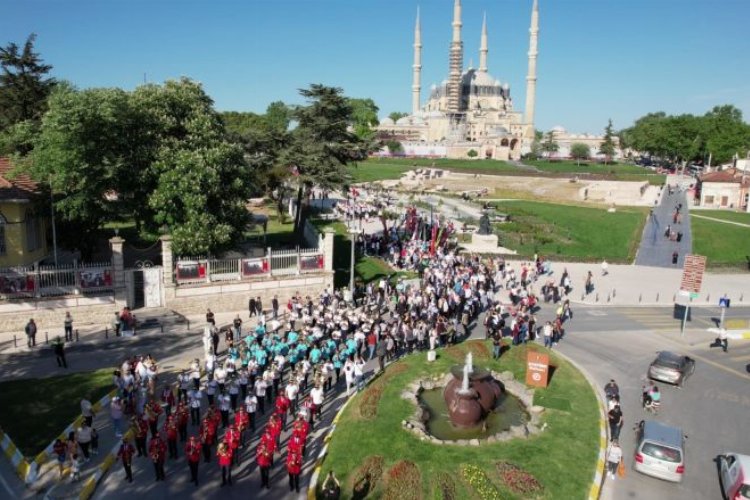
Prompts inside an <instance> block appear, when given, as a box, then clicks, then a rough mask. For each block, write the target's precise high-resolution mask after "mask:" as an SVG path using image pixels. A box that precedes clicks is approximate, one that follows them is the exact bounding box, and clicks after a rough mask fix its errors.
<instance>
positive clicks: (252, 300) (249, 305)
mask: <svg viewBox="0 0 750 500" xmlns="http://www.w3.org/2000/svg"><path fill="white" fill-rule="evenodd" d="M247 309H248V311H249V312H250V317H251V318H252V317H253V316H255V297H250V300H248V303H247Z"/></svg>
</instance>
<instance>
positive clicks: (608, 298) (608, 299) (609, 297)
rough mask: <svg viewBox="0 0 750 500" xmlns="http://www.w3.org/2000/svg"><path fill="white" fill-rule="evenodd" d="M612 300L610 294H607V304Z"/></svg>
mask: <svg viewBox="0 0 750 500" xmlns="http://www.w3.org/2000/svg"><path fill="white" fill-rule="evenodd" d="M611 299H612V297H611V296H610V295H609V294H607V302H609V301H610V300H611Z"/></svg>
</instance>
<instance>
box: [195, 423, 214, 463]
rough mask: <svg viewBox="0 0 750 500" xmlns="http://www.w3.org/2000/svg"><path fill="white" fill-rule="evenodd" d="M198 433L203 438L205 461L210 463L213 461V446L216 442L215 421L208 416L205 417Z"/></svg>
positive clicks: (202, 447)
mask: <svg viewBox="0 0 750 500" xmlns="http://www.w3.org/2000/svg"><path fill="white" fill-rule="evenodd" d="M198 435H199V436H200V438H201V449H202V450H203V461H204V462H206V463H208V462H210V461H211V446H213V444H214V436H215V431H214V430H213V422H211V419H209V418H208V417H205V418H204V419H203V422H201V426H200V429H199V430H198Z"/></svg>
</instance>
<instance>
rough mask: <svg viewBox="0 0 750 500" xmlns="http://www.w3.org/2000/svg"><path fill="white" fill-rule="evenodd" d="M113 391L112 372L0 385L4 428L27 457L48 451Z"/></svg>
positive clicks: (17, 381)
mask: <svg viewBox="0 0 750 500" xmlns="http://www.w3.org/2000/svg"><path fill="white" fill-rule="evenodd" d="M112 389H113V386H112V369H110V368H105V369H102V370H96V371H92V372H79V373H71V374H70V375H61V376H59V377H47V378H38V379H26V380H12V381H8V382H1V383H0V408H2V411H0V426H2V428H3V430H4V431H5V432H6V433H7V434H8V435H9V436H10V437H11V439H12V440H13V442H14V443H15V444H16V446H18V449H19V450H20V451H21V453H22V454H23V455H24V456H27V457H34V456H36V455H37V454H38V453H39V452H40V451H42V450H44V448H46V447H47V445H48V444H50V442H52V440H53V439H55V438H56V437H57V436H58V435H59V434H60V433H61V432H62V431H63V430H65V428H66V427H67V426H68V425H70V424H71V423H72V422H73V421H74V420H75V419H76V418H77V417H78V416H79V415H80V414H81V406H80V403H81V399H83V398H87V399H88V400H89V401H91V402H92V403H96V402H97V401H98V400H99V399H101V398H102V397H103V396H104V395H105V394H107V393H108V392H109V391H110V390H112Z"/></svg>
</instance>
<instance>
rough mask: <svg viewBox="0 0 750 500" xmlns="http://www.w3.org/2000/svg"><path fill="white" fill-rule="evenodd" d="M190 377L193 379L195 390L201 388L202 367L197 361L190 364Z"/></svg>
mask: <svg viewBox="0 0 750 500" xmlns="http://www.w3.org/2000/svg"><path fill="white" fill-rule="evenodd" d="M190 377H191V378H192V379H193V389H196V390H200V388H201V365H200V363H199V362H198V360H197V359H195V360H193V362H192V363H191V364H190Z"/></svg>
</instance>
